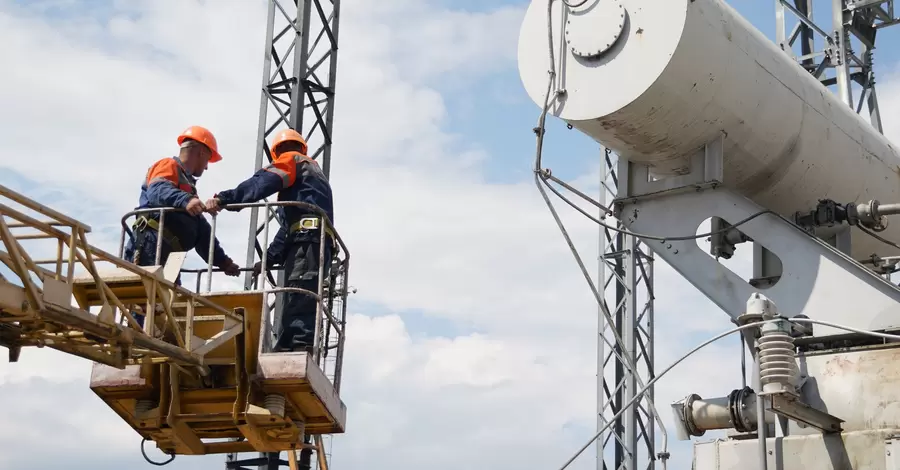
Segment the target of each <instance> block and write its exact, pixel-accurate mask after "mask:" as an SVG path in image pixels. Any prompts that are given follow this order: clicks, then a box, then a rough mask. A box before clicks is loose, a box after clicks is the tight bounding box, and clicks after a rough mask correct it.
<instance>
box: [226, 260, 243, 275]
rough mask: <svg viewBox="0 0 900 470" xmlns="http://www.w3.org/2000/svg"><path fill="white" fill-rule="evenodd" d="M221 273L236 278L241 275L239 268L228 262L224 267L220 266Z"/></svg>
mask: <svg viewBox="0 0 900 470" xmlns="http://www.w3.org/2000/svg"><path fill="white" fill-rule="evenodd" d="M222 271H224V272H225V275H226V276H231V277H237V276H238V275H239V274H240V273H241V267H240V266H238V265H237V264H236V263H235V262H234V261H229V262H228V263H227V264H225V266H222Z"/></svg>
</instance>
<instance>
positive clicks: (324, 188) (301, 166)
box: [215, 152, 334, 351]
mask: <svg viewBox="0 0 900 470" xmlns="http://www.w3.org/2000/svg"><path fill="white" fill-rule="evenodd" d="M275 193H278V201H280V202H286V201H298V202H305V203H308V204H311V205H314V206H317V207H319V208H320V209H322V210H323V211H324V212H325V214H326V215H327V216H328V219H329V220H330V221H331V223H332V224H333V223H334V208H333V201H332V194H331V185H330V184H329V182H328V179H327V178H326V177H325V174H324V173H323V172H322V170H321V169H320V168H319V164H318V163H316V162H315V160H312V159H311V158H309V157H307V156H305V155H303V154H302V153H300V152H285V153H283V154H281V155H279V156H278V158H277V159H275V161H273V162H272V164H270V165H269V166H267V167H265V168H263V169H261V170H259V171H257V172H256V173H254V174H253V176H251V177H250V178H248V179H247V180H245V181H243V182H242V183H241V184H239V185H238V186H237V187H235V188H234V189H231V190H228V191H222V192H220V193H218V194H217V195H216V196H215V197H216V198H217V199H218V200H219V202H220V203H221V204H223V205H228V204H247V203H252V202H256V201H259V200H261V199H263V198H266V197H269V196H271V195H273V194H275ZM230 210H234V209H230ZM277 213H278V218H279V223H280V225H281V227H280V228H279V230H278V232H277V233H276V234H275V239H274V240H273V241H272V244H271V245H270V246H269V249H268V250H267V251H266V266H267V267H268V266H273V265H276V264H278V265H283V266H284V269H285V275H286V280H285V287H291V288H300V289H305V290H307V291H310V292H313V293H316V292H318V288H319V287H318V286H319V264H320V263H319V249H320V243H321V238H320V237H321V233H320V232H319V230H322V229H323V228H324V227H325V223H323V222H320V224H319V228H318V229H301V228H299V227H297V226H296V225H295V224H298V223H299V222H300V219H303V218H306V217H321V216H320V214H317V213H315V212H313V211H311V210H309V209H306V208H302V207H290V206H283V207H279V208H278V210H277ZM326 232H327V231H326ZM331 256H332V239H331V237H330V236H326V237H325V257H324V258H323V260H324V271H323V273H324V276H325V278H326V279H327V278H328V276H329V272H330V268H331ZM315 331H316V300H315V298H314V297H311V296H309V295H306V294H304V293H300V292H287V293H286V294H285V302H284V309H283V311H282V315H281V332H280V334H279V335H278V341H277V342H276V345H275V351H297V350H304V349H305V350H307V351H310V350H311V348H312V346H313V344H314V342H315Z"/></svg>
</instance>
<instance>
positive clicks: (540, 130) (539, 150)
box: [534, 0, 669, 470]
mask: <svg viewBox="0 0 900 470" xmlns="http://www.w3.org/2000/svg"><path fill="white" fill-rule="evenodd" d="M552 11H553V0H548V1H547V39H548V50H549V53H550V70H549V71H548V73H549V79H548V82H547V92H546V95H545V96H544V107H543V110H542V111H541V115H540V118H539V119H538V126H537V127H536V128H535V132H536V134H537V138H536V144H535V145H536V148H535V174H534V182H535V185H536V186H537V187H538V191H540V193H541V196H542V197H543V199H544V202H545V203H546V204H547V207H548V208H549V209H550V213H551V214H552V215H553V219H554V220H555V221H556V225H557V227H558V228H559V229H560V232H561V233H562V235H563V237H564V238H565V240H566V243H567V244H568V245H569V249H570V251H571V252H572V255H573V256H574V257H575V261H576V262H577V263H578V266H579V267H580V268H581V272H582V274H583V275H584V278H585V281H586V282H587V283H588V285H589V286H590V288H591V292H592V293H593V294H594V297H595V299H596V300H597V303H598V305H599V306H600V310H601V311H602V312H603V316H604V317H605V319H606V321H607V324H610V325H614V324H615V321H614V320H613V318H612V314H611V313H610V311H609V306H607V305H606V301H605V299H603V298H602V297H601V296H600V292H599V291H598V290H597V287H596V286H595V285H594V282H593V280H591V276H590V274H589V273H588V272H587V269H586V268H585V266H584V262H583V261H582V259H581V256H580V255H579V254H578V250H577V249H576V248H575V245H574V244H573V243H572V239H571V237H570V236H569V233H568V231H567V230H566V228H565V225H564V224H563V223H562V220H561V219H560V218H559V214H558V213H557V212H556V208H555V207H554V206H553V203H552V202H551V201H550V197H549V196H547V192H546V191H544V188H543V186H542V185H541V181H542V178H541V177H540V171H539V170H540V168H541V158H542V154H543V145H544V133H545V129H546V126H545V123H546V119H547V112H548V111H549V109H550V92H551V90H552V89H553V84H554V83H555V79H556V70H555V66H554V64H553V62H554V60H555V59H554V54H553V23H552V16H553V15H552ZM612 333H613V336H614V338H615V340H616V343H617V344H618V345H619V346H620V347H621V350H622V351H627V350H628V348H627V347H626V345H625V341H623V340H622V337H621V335H619V333H618V331H616V330H615V329H613V330H612ZM613 354H615V355H616V357H617V358H618V359H619V360H620V361H622V362H623V363H625V364H626V365H627V366H628V368H629V369H630V370H631V371H632V377H633V378H634V381H635V383H636V385H637V386H638V387H643V381H642V380H641V379H640V376H639V374H638V373H637V366H636V364H635V361H634V360H632V358H630V357H628V356H624V355H621V354H619V353H618V352H617V351H615V348H613ZM647 406H648V408H650V410H651V411H652V413H653V416H654V417H655V418H656V422H657V424H658V425H659V428H660V432H661V433H662V448H663V451H662V452H661V453H660V454H659V456H660V458H661V460H662V463H663V469H664V470H665V467H666V459H667V458H668V456H669V452H668V445H669V436H668V432H667V431H666V427H665V423H664V422H663V420H662V417H661V416H660V415H659V412H658V411H657V410H656V406H655V405H654V403H653V400H652V399H651V398H650V397H649V396H648V397H647Z"/></svg>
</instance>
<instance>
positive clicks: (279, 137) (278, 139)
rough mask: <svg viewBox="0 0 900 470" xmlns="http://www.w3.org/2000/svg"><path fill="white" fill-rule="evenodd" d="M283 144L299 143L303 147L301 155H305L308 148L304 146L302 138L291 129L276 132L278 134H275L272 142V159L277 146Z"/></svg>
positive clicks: (304, 141)
mask: <svg viewBox="0 0 900 470" xmlns="http://www.w3.org/2000/svg"><path fill="white" fill-rule="evenodd" d="M285 142H297V143H299V144H300V145H302V146H303V150H302V152H303V155H306V152H307V150H308V148H307V145H306V140H304V139H303V136H302V135H300V133H299V132H297V131H295V130H293V129H285V130H283V131H278V133H277V134H275V140H273V141H272V152H271V153H272V158H275V149H277V148H278V146H279V145H281V144H283V143H285Z"/></svg>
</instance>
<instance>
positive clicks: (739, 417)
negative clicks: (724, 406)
mask: <svg viewBox="0 0 900 470" xmlns="http://www.w3.org/2000/svg"><path fill="white" fill-rule="evenodd" d="M753 393H754V392H753V389H752V388H750V387H744V388H742V389H740V390H733V391H732V392H731V393H730V394H729V395H728V410H729V412H730V413H731V424H732V425H733V426H734V430H735V431H737V432H753V431H756V426H754V425H753V423H752V422H751V421H750V419H749V418H748V417H747V416H746V414H745V410H744V401H745V400H746V399H747V397H748V396H750V395H752V394H753Z"/></svg>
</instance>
